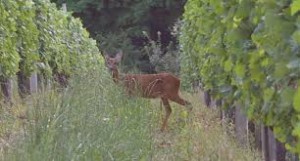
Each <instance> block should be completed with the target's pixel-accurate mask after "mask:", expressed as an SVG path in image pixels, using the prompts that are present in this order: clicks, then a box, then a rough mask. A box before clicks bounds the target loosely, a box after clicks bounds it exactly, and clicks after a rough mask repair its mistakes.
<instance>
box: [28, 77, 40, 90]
mask: <svg viewBox="0 0 300 161" xmlns="http://www.w3.org/2000/svg"><path fill="white" fill-rule="evenodd" d="M29 84H30V93H36V92H37V91H38V76H37V74H36V73H33V74H32V75H31V77H30V83H29Z"/></svg>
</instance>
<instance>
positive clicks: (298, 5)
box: [291, 0, 300, 15]
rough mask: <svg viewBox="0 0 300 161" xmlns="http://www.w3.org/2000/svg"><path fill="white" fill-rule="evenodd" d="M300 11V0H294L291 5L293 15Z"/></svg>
mask: <svg viewBox="0 0 300 161" xmlns="http://www.w3.org/2000/svg"><path fill="white" fill-rule="evenodd" d="M299 10H300V0H293V3H292V4H291V15H294V14H295V13H297V12H298V11H299Z"/></svg>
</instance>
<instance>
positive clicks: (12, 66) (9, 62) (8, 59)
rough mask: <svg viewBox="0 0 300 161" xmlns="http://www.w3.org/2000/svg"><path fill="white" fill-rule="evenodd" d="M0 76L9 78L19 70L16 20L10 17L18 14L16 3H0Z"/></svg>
mask: <svg viewBox="0 0 300 161" xmlns="http://www.w3.org/2000/svg"><path fill="white" fill-rule="evenodd" d="M0 12H1V16H0V49H1V50H0V76H1V77H11V76H12V75H14V74H15V73H16V72H17V71H18V69H19V61H20V55H19V54H18V51H17V34H16V31H17V27H16V20H15V19H14V18H12V17H11V15H12V14H15V13H18V9H17V3H16V2H15V1H13V2H7V1H5V2H3V1H1V3H0Z"/></svg>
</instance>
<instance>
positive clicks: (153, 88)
mask: <svg viewBox="0 0 300 161" xmlns="http://www.w3.org/2000/svg"><path fill="white" fill-rule="evenodd" d="M102 55H103V57H104V59H105V66H106V67H107V68H108V70H109V72H110V73H111V75H112V79H113V81H114V83H116V84H121V86H122V87H125V92H126V93H127V94H128V95H130V96H138V97H143V98H149V99H152V98H153V99H155V98H160V99H161V102H162V104H163V106H164V108H165V117H164V119H163V123H162V126H161V129H160V130H161V131H162V132H163V131H165V130H166V128H167V124H168V119H169V117H170V115H171V113H172V109H171V106H170V103H169V101H173V102H176V103H178V104H180V105H182V106H185V107H187V108H188V111H191V110H192V105H191V103H190V102H188V101H186V100H184V99H182V98H181V97H180V96H179V87H180V79H179V78H177V77H176V76H174V75H172V74H170V73H166V72H165V73H158V74H120V73H119V70H118V64H119V63H120V62H121V60H122V56H123V52H122V51H119V52H118V53H117V54H115V57H111V56H109V54H107V53H106V52H104V54H103V53H102Z"/></svg>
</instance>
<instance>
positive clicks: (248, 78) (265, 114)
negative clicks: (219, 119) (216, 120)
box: [180, 0, 300, 153]
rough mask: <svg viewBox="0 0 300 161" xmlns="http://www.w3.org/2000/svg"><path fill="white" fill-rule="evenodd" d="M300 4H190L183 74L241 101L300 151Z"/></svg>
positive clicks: (248, 0) (203, 0)
mask: <svg viewBox="0 0 300 161" xmlns="http://www.w3.org/2000/svg"><path fill="white" fill-rule="evenodd" d="M298 4H299V3H298V2H297V1H296V0H294V1H287V0H280V1H278V0H269V1H254V0H242V1H241V0H229V1H227V0H226V1H225V0H223V1H216V0H190V1H188V3H187V4H186V6H185V13H184V20H183V22H184V23H183V27H182V35H181V37H180V42H181V45H182V50H183V52H184V56H183V60H184V61H183V65H182V68H183V69H182V71H183V74H185V72H188V73H192V75H191V76H188V75H186V76H185V77H186V78H188V79H195V77H196V78H197V79H199V80H200V81H201V83H202V84H203V85H204V88H205V89H212V90H213V93H215V96H216V97H223V98H224V99H225V100H226V101H227V102H233V101H237V102H240V103H241V104H242V105H244V107H245V108H244V110H245V112H246V113H247V115H248V117H249V118H250V119H254V120H255V121H257V122H262V123H264V124H265V125H267V126H271V127H272V128H273V131H274V133H275V136H276V138H278V139H279V140H280V141H282V142H285V143H286V147H287V148H288V149H289V150H291V151H292V152H297V153H300V142H299V139H300V135H299V131H300V126H299V121H300V120H299V117H298V115H299V110H297V109H299V107H298V105H299V104H298V102H299V101H298V100H299V98H298V95H299V94H297V93H299V83H300V50H299V49H300V37H299V36H300V34H299V33H300V25H299V22H300V16H299V13H298V10H299V5H298ZM194 68H195V69H196V70H194ZM297 91H298V92H297Z"/></svg>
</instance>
